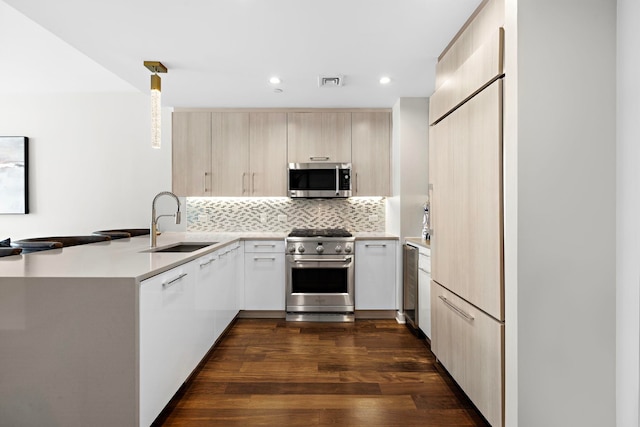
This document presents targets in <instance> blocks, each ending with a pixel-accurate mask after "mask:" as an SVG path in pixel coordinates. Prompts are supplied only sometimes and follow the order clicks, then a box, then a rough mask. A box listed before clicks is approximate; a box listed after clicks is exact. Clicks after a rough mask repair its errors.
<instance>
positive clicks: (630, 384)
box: [616, 0, 640, 427]
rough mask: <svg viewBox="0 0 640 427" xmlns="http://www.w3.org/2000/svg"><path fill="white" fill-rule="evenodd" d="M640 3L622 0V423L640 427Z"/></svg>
mask: <svg viewBox="0 0 640 427" xmlns="http://www.w3.org/2000/svg"><path fill="white" fill-rule="evenodd" d="M638 22H640V3H638V1H636V0H618V51H617V53H618V57H617V83H618V88H617V94H618V102H617V130H618V141H617V148H618V153H617V161H618V165H617V179H618V185H617V201H616V208H617V217H616V221H617V233H616V235H617V245H616V251H617V254H618V255H617V265H616V271H617V280H616V283H617V318H616V321H617V326H616V329H617V349H616V350H617V357H616V368H617V375H616V380H617V387H616V389H617V417H618V419H617V425H618V426H620V427H631V426H633V427H636V426H638V425H640V416H639V414H638V406H639V400H640V393H639V391H638V389H639V387H640V378H639V377H640V369H639V365H640V354H639V351H640V349H639V347H640V315H639V304H640V301H639V298H640V292H639V291H638V288H639V286H640V186H639V184H638V183H640V143H638V141H640V130H639V129H638V118H640V81H639V80H638V76H640V57H639V56H638V52H639V51H640V28H639V27H638Z"/></svg>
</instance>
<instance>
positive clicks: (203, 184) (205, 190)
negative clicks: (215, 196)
mask: <svg viewBox="0 0 640 427" xmlns="http://www.w3.org/2000/svg"><path fill="white" fill-rule="evenodd" d="M207 175H209V173H208V172H205V173H204V177H203V178H202V188H203V189H204V192H205V193H206V192H207Z"/></svg>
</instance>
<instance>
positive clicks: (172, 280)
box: [162, 273, 187, 289]
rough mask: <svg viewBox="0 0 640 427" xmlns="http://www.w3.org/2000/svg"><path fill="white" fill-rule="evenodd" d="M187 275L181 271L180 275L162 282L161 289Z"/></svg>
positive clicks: (168, 286)
mask: <svg viewBox="0 0 640 427" xmlns="http://www.w3.org/2000/svg"><path fill="white" fill-rule="evenodd" d="M186 275H187V273H182V274H181V275H179V276H178V277H176V278H174V279H171V280H169V281H168V282H162V288H163V289H168V288H170V287H171V286H173V285H175V284H176V283H177V282H179V281H180V280H182V279H183V278H184V277H185V276H186Z"/></svg>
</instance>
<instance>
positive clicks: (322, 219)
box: [187, 197, 385, 232]
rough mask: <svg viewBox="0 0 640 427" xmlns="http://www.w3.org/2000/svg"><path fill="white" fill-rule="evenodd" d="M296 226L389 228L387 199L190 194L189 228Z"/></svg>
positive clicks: (282, 229) (226, 229)
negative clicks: (203, 195) (386, 219)
mask: <svg viewBox="0 0 640 427" xmlns="http://www.w3.org/2000/svg"><path fill="white" fill-rule="evenodd" d="M292 228H346V229H348V230H349V231H352V232H362V231H381V232H383V231H384V230H385V200H384V199H382V198H364V197H353V198H349V199H322V200H319V199H289V198H285V197H274V198H218V197H215V198H210V197H188V198H187V231H221V232H234V231H236V232H237V231H266V232H287V231H290V230H291V229H292Z"/></svg>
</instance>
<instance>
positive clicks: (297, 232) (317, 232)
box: [289, 228, 352, 237]
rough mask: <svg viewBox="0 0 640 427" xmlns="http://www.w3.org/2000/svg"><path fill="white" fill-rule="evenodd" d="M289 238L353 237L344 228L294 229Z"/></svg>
mask: <svg viewBox="0 0 640 427" xmlns="http://www.w3.org/2000/svg"><path fill="white" fill-rule="evenodd" d="M289 237H352V234H351V233H350V232H348V231H347V230H345V229H344V228H294V229H293V230H291V232H290V233H289Z"/></svg>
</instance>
